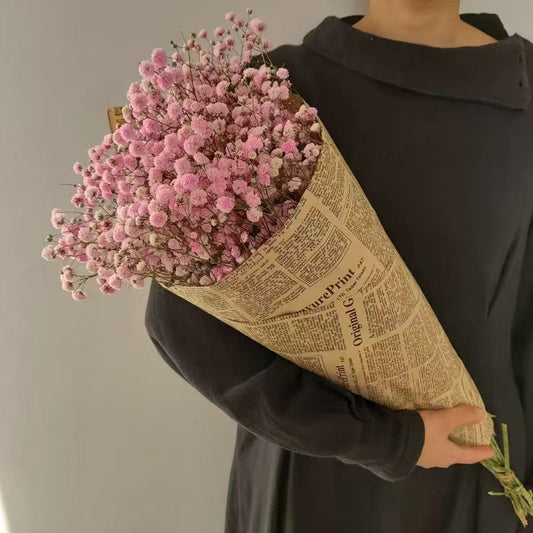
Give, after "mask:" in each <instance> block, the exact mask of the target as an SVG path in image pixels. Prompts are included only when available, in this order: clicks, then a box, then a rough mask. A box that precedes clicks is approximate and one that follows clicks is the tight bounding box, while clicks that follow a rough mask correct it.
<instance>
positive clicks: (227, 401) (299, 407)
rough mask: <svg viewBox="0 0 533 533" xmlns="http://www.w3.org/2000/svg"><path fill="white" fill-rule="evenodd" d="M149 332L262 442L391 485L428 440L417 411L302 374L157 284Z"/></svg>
mask: <svg viewBox="0 0 533 533" xmlns="http://www.w3.org/2000/svg"><path fill="white" fill-rule="evenodd" d="M145 327H146V330H147V332H148V335H149V337H150V339H151V340H152V342H153V344H154V345H155V347H156V349H157V351H158V352H159V354H160V355H161V357H162V358H163V359H164V360H165V361H166V363H167V364H168V365H169V366H170V367H171V368H172V369H173V370H174V371H175V372H176V373H177V374H179V375H180V376H181V377H182V378H183V379H184V380H185V381H187V382H188V383H189V384H190V385H191V386H192V387H194V388H195V389H196V390H198V391H199V392H200V393H201V394H202V395H203V396H204V397H205V398H206V399H207V400H209V401H210V402H212V403H213V404H215V405H216V406H217V407H219V408H220V409H221V410H222V411H223V412H225V413H226V414H227V415H228V416H229V417H230V418H232V419H233V420H234V421H236V422H237V423H238V424H240V425H242V426H243V427H245V428H246V429H247V430H248V431H250V432H251V433H253V434H255V435H257V436H259V437H261V438H263V439H264V440H267V441H269V442H272V443H275V444H277V445H278V446H280V447H282V448H285V449H287V450H290V451H293V452H297V453H300V454H304V455H310V456H315V457H324V458H336V459H338V460H340V461H342V462H343V463H346V464H352V465H353V464H357V465H360V466H362V467H364V468H367V469H368V470H370V471H372V472H373V473H374V474H375V475H377V476H379V477H380V478H382V479H385V480H387V481H397V480H401V479H404V478H406V477H407V476H409V475H410V474H411V472H412V471H413V470H414V468H415V466H416V463H417V461H418V458H419V457H420V453H421V450H422V447H423V444H424V436H425V435H424V433H425V431H424V421H423V419H422V417H421V416H420V414H419V413H418V412H417V411H409V410H405V411H395V410H391V409H388V408H387V407H385V406H383V405H380V404H377V403H374V402H372V401H369V400H366V399H365V398H363V397H362V396H359V395H356V394H353V393H352V392H350V391H348V390H347V389H344V388H342V387H340V386H338V385H336V384H334V383H332V382H330V381H328V380H326V379H325V378H322V377H321V376H319V375H317V374H315V373H313V372H310V371H308V370H306V369H302V368H300V367H299V366H297V365H296V364H294V363H292V362H291V361H289V360H288V359H285V358H284V357H281V356H279V355H277V354H276V353H275V352H273V351H271V350H269V349H268V348H266V347H265V346H263V345H262V344H259V343H257V342H256V341H254V340H252V339H251V338H249V337H247V336H246V335H243V334H242V333H240V332H239V331H237V330H236V329H234V328H232V327H230V326H228V325H227V324H225V323H224V322H222V321H220V320H218V319H217V318H215V317H214V316H212V315H210V314H208V313H206V312H205V311H203V310H202V309H200V308H199V307H196V306H195V305H193V304H191V303H189V302H188V301H186V300H184V299H182V298H180V297H178V296H176V295H175V294H173V293H171V292H170V291H168V290H167V289H165V288H164V287H162V286H161V285H159V283H157V282H156V281H153V280H152V281H151V286H150V293H149V297H148V302H147V307H146V314H145Z"/></svg>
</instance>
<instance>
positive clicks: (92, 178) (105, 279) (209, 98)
mask: <svg viewBox="0 0 533 533" xmlns="http://www.w3.org/2000/svg"><path fill="white" fill-rule="evenodd" d="M247 12H248V15H250V14H251V13H252V10H251V9H250V8H248V10H247ZM226 20H227V21H230V22H231V23H232V29H233V31H235V32H241V39H240V42H241V45H242V46H241V50H240V52H239V51H238V50H237V49H236V39H235V38H234V37H233V36H232V34H231V30H229V29H228V30H224V29H223V28H221V27H217V28H216V29H215V30H214V31H213V35H214V39H212V40H209V39H207V31H206V30H201V31H200V32H198V34H194V33H193V34H191V37H190V38H189V39H188V40H187V41H186V42H185V43H184V44H183V45H182V46H177V45H176V44H175V43H174V42H173V41H171V43H172V45H173V47H174V53H173V54H172V55H171V57H167V55H166V53H165V51H164V50H163V49H161V48H157V49H155V50H153V52H152V54H151V59H150V60H144V61H142V62H141V63H140V65H139V74H140V76H141V78H142V79H141V81H139V82H133V83H131V85H130V87H129V90H128V93H127V99H128V105H126V106H124V107H123V108H122V114H123V118H124V121H123V123H122V124H121V125H120V127H118V128H117V129H116V130H115V131H114V132H113V133H110V134H108V135H106V136H105V137H104V139H103V141H102V143H101V144H99V145H97V146H94V147H92V148H91V149H90V150H89V151H88V155H89V158H90V160H91V162H90V163H89V164H88V165H87V166H85V167H82V165H81V164H80V163H79V162H76V163H75V165H74V167H73V169H74V172H75V173H76V174H79V175H81V176H82V183H81V184H76V185H75V187H76V192H75V194H74V195H73V196H72V199H71V203H72V204H73V205H74V206H75V207H78V208H83V209H84V211H82V212H81V213H76V215H77V216H70V217H68V216H67V213H65V212H64V211H62V210H60V209H53V210H52V215H51V223H52V225H53V226H54V227H55V228H57V229H59V230H60V231H61V236H60V237H59V239H58V241H57V242H56V241H55V240H54V236H53V235H49V236H48V237H47V241H48V242H52V241H53V242H54V244H48V245H47V246H46V247H45V248H44V249H43V251H42V257H43V258H44V259H46V260H53V259H56V258H60V259H65V258H71V259H72V260H77V261H78V262H80V263H84V264H85V266H86V269H87V271H88V272H89V275H78V274H76V273H75V272H74V270H73V267H72V265H68V266H64V267H62V268H61V281H62V286H63V289H64V290H66V291H69V292H71V293H72V297H73V298H74V299H76V300H81V299H84V298H85V297H86V293H85V292H84V290H83V286H84V283H85V282H86V281H87V280H88V279H89V278H91V277H96V278H97V279H96V281H97V283H98V284H99V286H100V290H101V292H103V293H105V294H112V293H114V292H115V291H116V290H118V289H120V288H121V287H122V286H123V284H124V283H129V284H130V285H132V286H133V287H135V288H140V287H142V286H143V284H144V280H145V279H146V278H147V277H151V278H155V279H157V280H158V281H161V282H163V283H165V284H167V285H168V286H171V285H174V284H179V285H186V284H188V285H209V284H213V283H215V282H217V281H219V280H221V279H222V278H223V277H224V276H225V275H226V274H228V273H229V272H232V271H233V270H234V269H235V268H237V267H238V266H239V265H240V264H241V263H242V262H243V261H245V260H246V259H247V258H248V257H250V255H251V254H253V253H254V252H255V251H256V250H257V249H258V247H259V246H261V244H263V243H264V242H265V241H266V240H267V239H269V238H270V237H271V236H272V235H274V234H275V233H276V232H278V231H279V230H280V229H281V228H282V227H283V225H284V224H285V223H286V222H287V220H288V219H289V218H290V217H291V215H292V214H293V213H294V210H295V208H296V206H297V204H298V202H299V200H300V198H301V196H302V194H303V192H304V191H305V189H306V188H307V186H308V184H309V181H310V179H311V177H312V174H313V172H314V168H315V166H316V161H317V159H318V156H319V154H320V148H321V144H322V140H321V133H320V124H319V122H318V119H317V110H316V109H315V108H314V107H306V106H304V105H300V106H299V108H298V110H297V111H295V112H294V108H293V109H292V110H291V109H290V106H288V105H287V102H288V101H289V98H290V96H291V92H290V88H291V85H292V84H291V82H290V80H289V72H288V70H287V69H286V68H283V67H281V68H276V67H274V66H273V65H272V64H271V62H270V61H269V58H268V53H267V52H266V51H267V50H268V48H269V47H270V43H269V42H268V40H266V39H263V37H262V36H261V34H262V33H263V32H264V31H265V29H266V25H265V23H264V22H263V21H262V20H260V19H258V18H255V19H253V20H251V21H244V20H242V19H239V18H237V17H236V16H235V14H234V13H228V14H227V15H226ZM201 39H205V40H206V41H207V46H201V45H200V44H199V40H201ZM256 49H258V50H259V51H260V52H261V54H262V56H263V57H266V59H267V60H268V61H267V62H262V63H261V64H260V65H256V66H252V63H251V61H250V60H251V57H252V56H251V54H252V52H253V51H254V50H256ZM193 54H197V55H198V58H197V60H196V61H193V60H192V59H191V56H192V55H193ZM269 62H270V64H268V63H269Z"/></svg>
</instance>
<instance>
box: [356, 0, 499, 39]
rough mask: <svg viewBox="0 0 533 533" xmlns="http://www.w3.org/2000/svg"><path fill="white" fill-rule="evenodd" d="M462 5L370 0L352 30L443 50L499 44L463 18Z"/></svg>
mask: <svg viewBox="0 0 533 533" xmlns="http://www.w3.org/2000/svg"><path fill="white" fill-rule="evenodd" d="M459 3H460V0H370V3H369V6H368V9H367V11H366V13H365V15H364V16H363V18H362V19H360V20H359V21H358V22H357V23H355V24H354V25H353V27H354V28H357V29H359V30H361V31H364V32H367V33H371V34H373V35H377V36H379V37H385V38H388V39H394V40H398V41H405V42H410V43H416V44H424V45H428V46H436V47H443V48H449V47H455V46H465V45H469V46H478V45H483V44H489V43H491V42H497V40H496V39H494V38H493V37H491V36H490V35H487V34H486V33H484V32H482V31H481V30H478V29H477V28H474V27H473V26H471V25H470V24H467V23H466V22H464V21H463V20H462V19H461V18H460V16H459Z"/></svg>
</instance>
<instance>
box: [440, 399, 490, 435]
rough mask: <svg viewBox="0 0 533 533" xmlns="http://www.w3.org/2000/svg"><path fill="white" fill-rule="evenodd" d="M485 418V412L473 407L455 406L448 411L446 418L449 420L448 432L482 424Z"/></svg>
mask: <svg viewBox="0 0 533 533" xmlns="http://www.w3.org/2000/svg"><path fill="white" fill-rule="evenodd" d="M486 417H487V413H486V412H485V410H483V409H481V408H479V407H475V406H473V405H457V406H456V407H451V408H450V409H448V413H447V418H448V420H449V426H448V427H449V428H450V432H451V431H452V430H454V429H455V428H457V427H460V426H468V425H470V424H476V423H478V422H483V420H485V419H486Z"/></svg>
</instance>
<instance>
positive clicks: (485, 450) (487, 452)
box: [450, 441, 494, 464]
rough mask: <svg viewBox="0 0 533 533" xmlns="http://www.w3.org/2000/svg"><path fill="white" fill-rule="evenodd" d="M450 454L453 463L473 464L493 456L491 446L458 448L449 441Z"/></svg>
mask: <svg viewBox="0 0 533 533" xmlns="http://www.w3.org/2000/svg"><path fill="white" fill-rule="evenodd" d="M450 445H451V453H452V456H453V457H454V462H455V463H460V464H474V463H479V462H480V461H485V460H486V459H490V458H491V457H493V456H494V449H493V448H492V447H491V446H459V445H458V444H455V443H454V442H452V441H450Z"/></svg>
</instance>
